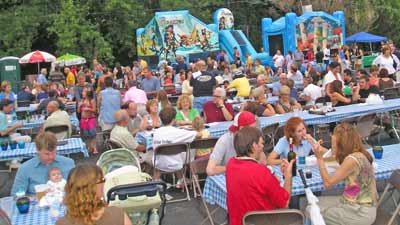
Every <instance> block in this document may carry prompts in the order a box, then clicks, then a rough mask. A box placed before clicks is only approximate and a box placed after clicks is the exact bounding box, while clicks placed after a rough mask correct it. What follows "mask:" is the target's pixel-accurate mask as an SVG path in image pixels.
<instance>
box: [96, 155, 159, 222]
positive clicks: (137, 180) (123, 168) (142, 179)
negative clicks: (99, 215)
mask: <svg viewBox="0 0 400 225" xmlns="http://www.w3.org/2000/svg"><path fill="white" fill-rule="evenodd" d="M97 165H98V166H99V167H100V168H101V169H102V171H103V173H104V174H105V178H106V182H105V184H104V196H105V197H106V201H107V203H108V204H109V206H116V207H119V208H123V209H124V210H125V212H126V213H127V214H128V216H129V218H130V219H131V221H132V223H133V224H135V225H158V224H161V222H162V219H163V217H164V208H165V204H166V199H165V192H166V184H165V183H164V182H160V181H151V179H152V178H151V176H150V175H148V174H147V173H142V172H141V169H140V163H139V160H138V159H137V158H136V156H135V155H134V153H133V152H132V151H129V150H127V149H124V148H119V149H113V150H109V151H107V152H104V153H103V154H102V155H101V156H100V158H99V160H98V161H97ZM157 209H160V210H159V213H157Z"/></svg>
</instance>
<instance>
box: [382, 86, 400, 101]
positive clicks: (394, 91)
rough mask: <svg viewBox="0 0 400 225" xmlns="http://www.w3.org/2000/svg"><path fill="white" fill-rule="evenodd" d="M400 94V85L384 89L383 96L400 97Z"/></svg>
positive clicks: (386, 98)
mask: <svg viewBox="0 0 400 225" xmlns="http://www.w3.org/2000/svg"><path fill="white" fill-rule="evenodd" d="M399 95H400V93H399V88H398V87H393V88H386V89H385V90H383V97H385V100H388V99H395V98H399Z"/></svg>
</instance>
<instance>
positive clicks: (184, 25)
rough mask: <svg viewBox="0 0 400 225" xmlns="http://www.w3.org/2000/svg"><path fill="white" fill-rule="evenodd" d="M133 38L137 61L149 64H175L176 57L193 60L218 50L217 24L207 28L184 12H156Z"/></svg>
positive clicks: (187, 12)
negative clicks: (135, 41)
mask: <svg viewBox="0 0 400 225" xmlns="http://www.w3.org/2000/svg"><path fill="white" fill-rule="evenodd" d="M136 37H137V51H138V56H139V58H144V59H146V61H147V62H149V63H150V64H151V65H154V64H157V63H158V62H159V61H161V60H167V61H170V62H175V59H176V57H177V56H185V57H186V59H187V60H188V61H192V60H194V59H197V58H205V57H206V56H207V55H208V54H209V53H212V52H217V51H218V50H219V39H218V29H217V27H216V25H214V24H210V25H206V24H205V23H203V22H201V21H200V20H198V19H197V18H195V17H194V16H192V15H190V14H189V11H187V10H183V11H171V12H156V14H155V16H154V17H153V19H152V20H151V21H150V22H149V23H148V24H147V25H146V27H144V28H139V29H137V30H136Z"/></svg>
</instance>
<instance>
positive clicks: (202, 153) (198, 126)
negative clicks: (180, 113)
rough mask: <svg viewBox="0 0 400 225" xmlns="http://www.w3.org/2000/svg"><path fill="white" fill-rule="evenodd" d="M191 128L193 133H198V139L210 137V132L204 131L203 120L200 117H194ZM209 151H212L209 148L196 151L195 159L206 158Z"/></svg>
mask: <svg viewBox="0 0 400 225" xmlns="http://www.w3.org/2000/svg"><path fill="white" fill-rule="evenodd" d="M192 126H193V129H194V130H195V131H197V132H198V133H200V134H201V137H200V138H202V139H203V138H210V137H211V135H210V132H209V131H208V130H206V129H204V120H203V119H202V118H201V117H199V116H196V117H195V118H194V119H193V122H192ZM211 151H212V149H211V148H205V149H196V155H195V159H199V158H203V157H207V156H209V155H210V153H211Z"/></svg>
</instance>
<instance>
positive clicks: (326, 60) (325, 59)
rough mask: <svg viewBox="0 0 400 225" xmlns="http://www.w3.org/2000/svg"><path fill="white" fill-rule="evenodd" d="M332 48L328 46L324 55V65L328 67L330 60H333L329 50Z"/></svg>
mask: <svg viewBox="0 0 400 225" xmlns="http://www.w3.org/2000/svg"><path fill="white" fill-rule="evenodd" d="M329 48H330V46H329V45H326V48H324V50H323V53H324V58H323V60H324V64H325V66H328V64H329V60H330V59H331V50H330V49H329Z"/></svg>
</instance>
